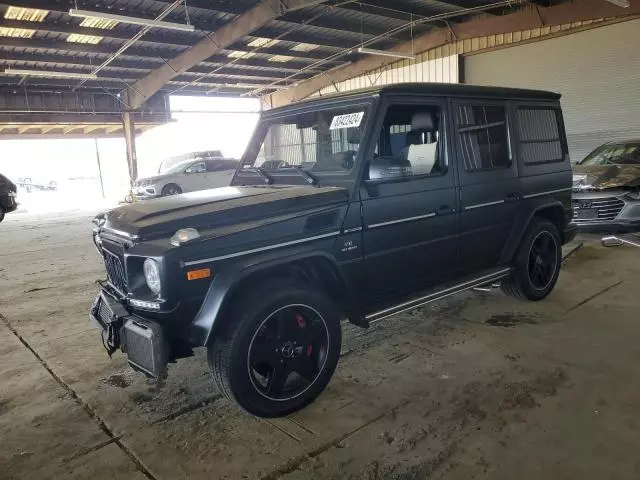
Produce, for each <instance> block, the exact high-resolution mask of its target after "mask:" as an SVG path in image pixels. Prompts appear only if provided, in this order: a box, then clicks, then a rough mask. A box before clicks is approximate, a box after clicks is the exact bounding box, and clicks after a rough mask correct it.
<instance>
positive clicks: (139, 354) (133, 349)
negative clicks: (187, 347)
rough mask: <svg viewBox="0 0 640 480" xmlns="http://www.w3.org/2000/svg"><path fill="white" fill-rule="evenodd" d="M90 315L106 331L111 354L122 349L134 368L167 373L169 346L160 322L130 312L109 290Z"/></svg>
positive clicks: (160, 374)
mask: <svg viewBox="0 0 640 480" xmlns="http://www.w3.org/2000/svg"><path fill="white" fill-rule="evenodd" d="M89 316H90V318H91V320H92V321H93V322H94V323H95V324H97V325H98V326H99V327H100V329H101V330H102V331H101V335H102V343H103V344H104V346H105V348H106V349H107V352H108V353H109V356H111V354H112V353H113V352H114V351H115V350H117V349H118V348H119V349H120V350H122V352H123V353H125V354H126V355H127V360H128V362H129V365H131V367H132V368H133V369H134V370H138V371H140V372H142V373H144V374H145V375H147V376H148V377H152V378H164V377H165V376H166V371H167V359H168V348H167V345H166V342H165V338H164V330H163V328H162V326H161V325H160V324H159V323H158V322H154V321H152V320H149V319H146V318H142V317H140V316H138V315H132V314H130V313H129V312H128V311H127V310H126V309H125V308H124V306H123V305H122V304H121V303H120V302H119V301H118V300H117V299H116V298H115V297H113V296H112V295H111V294H110V293H109V292H107V291H106V290H102V291H101V292H100V294H99V295H98V296H97V297H96V299H95V300H94V302H93V306H92V307H91V312H90V314H89Z"/></svg>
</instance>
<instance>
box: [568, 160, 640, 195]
mask: <svg viewBox="0 0 640 480" xmlns="http://www.w3.org/2000/svg"><path fill="white" fill-rule="evenodd" d="M633 187H640V165H574V166H573V189H574V190H576V191H580V190H607V189H613V188H633Z"/></svg>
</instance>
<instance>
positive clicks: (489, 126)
mask: <svg viewBox="0 0 640 480" xmlns="http://www.w3.org/2000/svg"><path fill="white" fill-rule="evenodd" d="M456 117H457V124H458V135H459V141H460V151H461V155H462V159H463V162H464V168H465V169H466V170H467V171H468V172H479V171H484V170H493V169H497V168H508V167H509V166H510V165H511V155H510V154H509V134H508V132H507V112H506V109H505V107H503V106H500V105H464V104H462V105H459V106H458V111H457V115H456Z"/></svg>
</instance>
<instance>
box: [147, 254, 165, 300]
mask: <svg viewBox="0 0 640 480" xmlns="http://www.w3.org/2000/svg"><path fill="white" fill-rule="evenodd" d="M143 269H144V278H145V280H146V281H147V286H148V287H149V289H150V290H151V291H152V292H153V293H155V294H156V295H158V294H159V293H160V287H161V283H160V268H159V267H158V264H157V263H156V261H155V260H153V259H152V258H147V259H146V260H145V261H144V266H143Z"/></svg>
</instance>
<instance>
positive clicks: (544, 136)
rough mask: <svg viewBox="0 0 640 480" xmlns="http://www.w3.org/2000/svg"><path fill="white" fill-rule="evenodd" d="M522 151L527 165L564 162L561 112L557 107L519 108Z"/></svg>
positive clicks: (523, 159)
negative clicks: (560, 124) (560, 123)
mask: <svg viewBox="0 0 640 480" xmlns="http://www.w3.org/2000/svg"><path fill="white" fill-rule="evenodd" d="M517 115H518V132H519V142H520V152H521V155H522V161H523V162H524V164H525V165H536V164H540V163H553V162H562V161H563V160H564V152H563V149H562V139H561V138H560V126H559V112H558V110H557V109H555V108H518V110H517Z"/></svg>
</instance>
